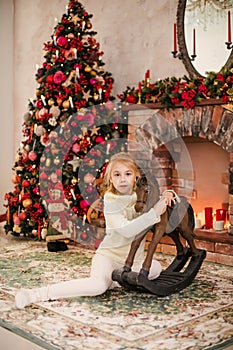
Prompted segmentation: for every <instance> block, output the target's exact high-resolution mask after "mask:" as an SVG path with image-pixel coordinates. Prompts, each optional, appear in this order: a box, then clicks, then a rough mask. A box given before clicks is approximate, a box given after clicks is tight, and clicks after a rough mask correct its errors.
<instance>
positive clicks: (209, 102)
mask: <svg viewBox="0 0 233 350" xmlns="http://www.w3.org/2000/svg"><path fill="white" fill-rule="evenodd" d="M218 105H222V106H227V105H226V104H224V102H223V99H222V98H218V99H213V98H209V99H206V100H202V101H200V102H199V103H198V104H197V105H196V107H203V106H218ZM145 108H150V109H165V108H166V107H165V106H164V104H162V103H139V104H124V105H123V108H122V109H123V110H124V111H132V110H140V109H145ZM176 108H184V107H183V105H182V104H181V103H177V104H176V105H175V108H174V109H176ZM171 110H172V109H170V111H171Z"/></svg>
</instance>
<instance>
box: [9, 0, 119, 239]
mask: <svg viewBox="0 0 233 350" xmlns="http://www.w3.org/2000/svg"><path fill="white" fill-rule="evenodd" d="M91 18H92V15H90V14H88V13H87V12H86V10H85V9H84V7H83V5H82V4H81V3H80V2H78V1H76V0H70V2H69V4H68V6H67V8H66V13H65V14H63V16H62V18H61V21H60V22H57V24H56V26H55V28H54V33H53V35H52V36H51V40H50V41H49V42H47V43H46V44H45V45H44V50H45V55H44V58H45V61H44V62H43V64H42V67H39V68H38V70H37V72H36V81H37V82H38V87H37V90H36V97H35V99H34V100H29V105H28V112H27V113H26V114H25V116H24V123H23V136H24V140H23V141H22V142H21V145H20V148H19V150H18V152H17V156H16V160H15V164H14V167H13V170H14V174H13V176H12V182H13V184H14V189H13V191H12V192H10V193H7V194H6V195H5V198H6V200H7V204H6V207H7V221H6V225H5V230H6V233H8V232H11V233H12V234H13V235H16V236H20V235H21V234H23V235H25V236H35V237H38V238H39V239H41V237H42V238H45V236H46V235H54V234H65V235H68V236H70V237H73V239H74V240H75V241H83V242H93V238H94V239H95V238H96V237H95V235H96V232H97V231H96V227H95V223H97V225H99V226H102V227H103V226H104V223H103V213H102V210H100V206H101V203H100V202H101V190H100V186H101V182H102V175H103V171H104V168H105V166H106V164H107V162H108V158H109V156H110V155H111V153H115V152H116V151H119V150H122V149H123V148H124V136H125V133H126V130H125V129H126V128H125V126H124V124H125V121H124V116H123V115H122V113H121V109H120V106H119V105H116V104H114V102H113V100H114V98H113V97H112V96H111V90H112V85H113V78H112V75H111V74H110V73H108V72H106V71H105V70H104V68H103V66H104V63H103V61H102V56H103V52H101V51H100V45H99V43H97V42H96V40H95V38H94V36H95V35H96V32H94V31H93V30H92V24H91V21H90V19H91ZM122 118H123V119H122ZM120 140H122V142H121V141H120ZM93 203H95V206H93V207H92V204H93ZM97 207H98V208H99V209H98V210H97ZM93 223H94V224H93ZM90 224H91V225H90Z"/></svg>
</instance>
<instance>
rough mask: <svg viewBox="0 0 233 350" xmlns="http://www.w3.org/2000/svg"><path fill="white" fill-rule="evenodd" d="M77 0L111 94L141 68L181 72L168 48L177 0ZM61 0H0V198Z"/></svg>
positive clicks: (159, 74)
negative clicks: (100, 56) (109, 79)
mask: <svg viewBox="0 0 233 350" xmlns="http://www.w3.org/2000/svg"><path fill="white" fill-rule="evenodd" d="M81 2H82V4H83V5H84V6H85V8H86V10H87V12H89V13H92V14H93V18H92V25H93V30H95V31H96V32H97V33H98V34H97V35H96V39H97V41H98V42H99V43H100V45H101V49H102V50H103V51H104V56H103V61H104V62H105V63H106V65H105V69H106V70H108V71H110V72H111V73H112V74H113V77H114V79H115V85H114V91H113V93H114V94H117V93H121V92H122V91H123V90H124V89H125V88H126V86H127V85H129V86H133V85H137V83H138V81H140V80H142V79H143V78H144V74H145V71H146V70H147V69H150V70H151V77H152V81H153V80H154V81H155V80H157V79H158V78H165V77H168V76H172V75H175V76H177V77H179V76H182V75H183V74H185V73H186V71H185V68H184V66H183V64H182V62H181V61H180V60H178V59H174V58H172V55H171V53H170V52H171V51H172V46H173V43H172V38H173V23H174V21H175V20H176V10H177V2H178V0H156V1H155V0H117V1H116V0H98V1H93V0H83V1H81ZM67 3H68V0H49V1H48V0H0V7H1V11H0V16H1V18H0V26H1V27H0V28H1V30H0V35H1V44H2V47H3V49H2V50H1V65H0V66H1V70H2V71H1V72H2V74H1V78H2V84H1V122H2V123H1V146H2V147H1V158H0V161H1V163H0V165H1V193H0V197H1V198H0V201H3V200H2V197H3V195H4V193H5V192H8V191H10V190H12V189H13V184H11V183H10V180H9V179H10V177H11V174H12V172H11V167H12V165H13V163H14V157H15V154H16V151H17V149H18V147H19V144H20V141H22V131H21V130H22V123H23V116H24V114H25V112H26V111H27V103H28V99H29V98H34V97H35V92H36V86H37V84H36V82H35V73H36V68H35V66H36V64H39V65H41V64H42V63H43V55H44V53H45V52H44V51H43V44H44V43H45V42H47V41H49V40H50V37H51V35H52V34H53V29H54V25H55V21H54V18H55V17H57V18H58V19H60V18H61V16H62V14H63V13H64V12H65V9H66V5H67ZM13 4H14V18H13V15H12V7H13ZM13 19H14V21H13ZM13 28H14V32H13ZM13 48H14V50H13ZM3 121H4V123H5V124H4V127H3ZM2 212H4V209H3V210H2V205H1V206H0V214H1V213H2Z"/></svg>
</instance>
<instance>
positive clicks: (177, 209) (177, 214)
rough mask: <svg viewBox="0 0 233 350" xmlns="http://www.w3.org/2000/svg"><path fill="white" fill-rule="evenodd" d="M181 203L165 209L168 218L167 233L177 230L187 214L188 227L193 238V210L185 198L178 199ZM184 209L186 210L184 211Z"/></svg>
mask: <svg viewBox="0 0 233 350" xmlns="http://www.w3.org/2000/svg"><path fill="white" fill-rule="evenodd" d="M180 199H181V202H180V203H178V202H177V203H175V204H173V205H172V206H171V207H167V216H168V227H167V229H168V230H169V231H172V230H174V229H175V228H177V227H178V226H179V224H180V222H181V221H182V218H183V216H184V215H185V213H186V212H187V214H188V226H189V228H190V229H191V231H192V235H193V237H195V234H194V232H193V230H194V227H195V216H194V210H193V207H192V206H191V204H190V203H189V202H188V201H187V199H186V198H185V197H180ZM184 207H185V208H186V209H184Z"/></svg>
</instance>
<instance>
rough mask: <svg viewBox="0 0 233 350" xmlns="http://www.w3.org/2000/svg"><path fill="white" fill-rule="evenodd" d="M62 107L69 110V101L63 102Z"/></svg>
mask: <svg viewBox="0 0 233 350" xmlns="http://www.w3.org/2000/svg"><path fill="white" fill-rule="evenodd" d="M62 107H63V108H65V109H68V108H70V101H69V100H65V101H64V102H62Z"/></svg>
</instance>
